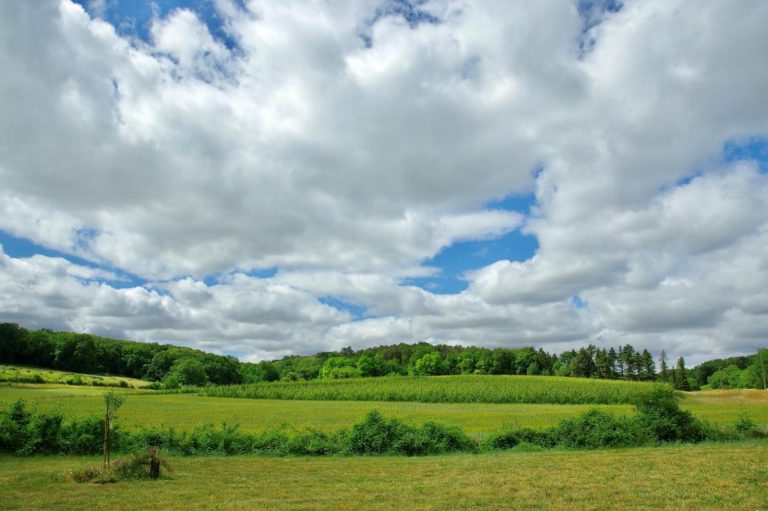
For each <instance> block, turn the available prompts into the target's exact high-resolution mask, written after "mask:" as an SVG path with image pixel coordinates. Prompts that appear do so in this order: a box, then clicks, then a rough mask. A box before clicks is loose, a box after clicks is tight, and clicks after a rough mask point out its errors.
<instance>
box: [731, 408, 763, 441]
mask: <svg viewBox="0 0 768 511" xmlns="http://www.w3.org/2000/svg"><path fill="white" fill-rule="evenodd" d="M733 431H734V432H735V433H736V435H738V436H740V437H742V438H745V437H750V436H755V435H756V433H757V426H756V425H755V422H754V421H753V420H752V418H751V417H750V416H749V415H748V414H747V412H745V411H744V410H742V411H740V412H739V414H738V415H737V416H736V421H734V423H733Z"/></svg>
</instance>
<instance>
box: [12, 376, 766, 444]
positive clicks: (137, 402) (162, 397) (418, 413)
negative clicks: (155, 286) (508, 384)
mask: <svg viewBox="0 0 768 511" xmlns="http://www.w3.org/2000/svg"><path fill="white" fill-rule="evenodd" d="M104 391H105V389H100V388H93V387H74V386H68V385H66V386H56V385H7V384H6V385H2V386H0V407H7V406H8V405H9V404H10V403H12V402H14V401H16V400H17V399H24V400H26V401H27V402H28V403H29V404H30V405H31V406H35V407H37V409H38V410H40V411H48V410H56V409H58V410H60V411H61V412H62V413H63V414H64V415H65V416H70V417H74V416H85V415H89V414H94V413H101V411H102V410H103V399H102V394H103V392H104ZM681 405H682V407H683V408H686V409H689V410H691V411H692V412H693V413H694V415H695V416H697V417H700V418H702V419H705V420H708V421H710V422H713V423H715V424H719V425H728V424H732V423H733V421H734V420H735V418H736V416H737V414H738V413H739V412H740V411H742V410H743V411H745V412H746V413H747V414H748V415H749V416H750V417H751V418H752V420H753V421H755V423H756V424H757V425H758V426H759V427H760V428H762V429H765V430H768V392H765V391H760V390H753V391H750V390H746V391H710V392H695V393H686V394H685V395H684V398H683V400H682V401H681ZM593 406H595V405H554V404H491V403H414V402H386V401H294V400H270V399H238V398H216V397H200V396H197V395H194V394H156V395H152V394H140V395H131V394H130V393H128V399H127V400H126V402H125V404H124V405H123V407H122V408H121V409H120V412H119V418H118V424H120V425H121V426H123V427H126V428H131V427H135V426H140V425H141V426H153V425H154V426H159V425H166V426H173V427H176V428H179V429H191V428H193V427H195V426H199V425H204V424H214V425H218V424H220V423H221V422H227V423H228V424H240V427H241V428H242V429H244V430H247V431H254V432H255V431H263V430H265V429H269V428H274V427H279V426H281V425H283V424H286V425H289V426H292V427H295V428H297V429H303V428H305V427H314V428H317V429H320V430H322V431H336V430H339V429H341V428H347V427H349V426H350V425H352V424H354V423H356V422H359V421H361V420H362V419H363V417H364V416H365V414H366V413H367V412H369V411H370V410H373V409H378V410H380V411H381V412H382V413H383V414H384V415H385V416H389V417H397V418H399V419H402V420H404V421H406V422H408V423H410V424H421V423H423V422H425V421H428V420H434V421H440V422H446V423H450V424H456V425H459V426H461V427H462V428H463V429H464V431H466V432H467V433H468V434H470V435H473V436H475V437H478V438H482V437H484V436H485V435H487V434H488V433H491V432H496V431H499V430H501V429H502V428H503V427H504V426H514V427H517V426H527V427H531V428H545V427H547V426H552V425H555V424H557V423H558V422H559V421H560V420H562V419H564V418H568V417H574V416H576V415H579V414H581V413H583V412H585V411H586V410H589V409H590V408H592V407H593ZM597 408H600V409H603V410H607V411H611V412H613V413H615V414H631V413H633V407H632V406H630V405H597Z"/></svg>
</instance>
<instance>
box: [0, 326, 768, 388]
mask: <svg viewBox="0 0 768 511" xmlns="http://www.w3.org/2000/svg"><path fill="white" fill-rule="evenodd" d="M762 351H763V352H764V351H766V350H762ZM761 353H762V352H759V353H758V354H761ZM765 358H766V359H768V355H766V356H765ZM757 361H758V357H757V356H752V357H735V358H732V359H726V360H715V361H710V362H706V363H704V364H701V365H700V366H698V367H696V368H694V369H693V370H690V369H687V368H686V367H685V360H684V359H683V358H682V357H680V358H678V359H677V362H676V363H675V364H674V366H673V367H669V363H668V360H667V355H666V353H665V352H664V351H662V352H661V354H660V356H659V359H658V362H659V367H658V370H657V365H656V361H655V359H654V357H653V355H652V354H651V353H650V352H649V351H648V350H647V349H643V350H639V349H636V348H635V347H633V346H632V345H631V344H626V345H624V346H619V347H616V348H613V347H611V348H598V347H596V346H594V345H592V344H590V345H588V346H586V347H582V348H580V349H578V350H576V349H573V350H570V351H565V352H563V353H560V354H555V353H549V352H547V351H544V350H543V349H541V348H539V349H538V350H537V349H535V348H532V347H523V348H494V349H489V348H478V347H464V346H448V345H432V344H429V343H425V342H421V343H416V344H406V343H400V344H393V345H386V346H378V347H374V348H366V349H362V350H359V351H355V350H353V349H352V348H350V347H347V348H343V349H341V350H340V351H328V352H321V353H316V354H314V355H307V356H300V355H291V356H286V357H283V358H282V359H280V360H272V361H263V362H258V363H249V362H240V361H238V360H237V359H236V358H234V357H231V356H223V355H215V354H212V353H206V352H203V351H200V350H195V349H192V348H186V347H180V346H174V345H168V344H157V343H144V342H135V341H123V340H115V339H108V338H104V337H99V336H96V335H91V334H78V333H72V332H54V331H52V330H48V329H42V330H27V329H25V328H23V327H20V326H19V325H17V324H14V323H2V324H0V363H10V364H26V365H33V366H37V367H45V368H53V369H59V370H63V371H72V372H81V373H92V374H112V375H121V376H128V377H132V378H139V379H144V380H148V381H154V382H158V383H160V384H162V385H163V386H165V387H166V388H174V387H178V386H180V385H198V386H201V385H206V384H209V383H211V384H217V385H231V384H239V383H258V382H262V381H276V380H288V381H290V380H314V379H338V378H351V377H369V376H391V375H425V376H427V375H455V374H518V375H544V376H547V375H551V376H574V377H581V378H600V379H623V380H638V381H654V380H661V381H667V382H669V383H671V384H672V385H673V386H674V387H675V388H677V389H680V390H695V389H698V388H700V387H701V386H702V385H705V384H712V382H714V383H715V385H714V386H717V387H718V388H723V387H725V386H745V387H755V388H762V385H760V381H759V378H758V376H759V374H760V373H759V371H758V369H756V368H757ZM733 365H736V367H737V371H738V372H739V375H738V378H736V377H733V378H731V377H732V376H733V373H734V370H733V369H732V368H730V366H733ZM723 373H725V374H726V375H727V376H728V378H723V377H722V375H723ZM742 373H743V374H742ZM729 378H730V379H729ZM710 379H712V382H710ZM731 380H733V381H731ZM723 381H724V382H726V383H718V382H723ZM734 381H738V384H736V383H734Z"/></svg>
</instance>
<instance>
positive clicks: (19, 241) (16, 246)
mask: <svg viewBox="0 0 768 511" xmlns="http://www.w3.org/2000/svg"><path fill="white" fill-rule="evenodd" d="M95 234H96V232H95V231H94V230H92V229H84V230H82V231H78V244H80V243H81V242H82V243H87V242H89V241H90V239H92V238H93V237H94V236H95ZM81 235H82V236H81ZM0 245H2V246H3V251H4V252H5V253H6V254H7V255H8V256H10V257H13V258H14V259H18V258H26V257H32V256H34V255H42V256H46V257H60V258H62V259H66V260H67V261H69V262H70V263H72V264H76V265H79V266H85V267H86V268H93V269H97V270H103V271H108V272H111V273H114V274H115V275H117V277H118V280H109V279H94V280H95V281H97V282H106V283H108V284H109V285H110V286H112V287H114V288H126V287H136V286H141V285H143V284H145V283H146V281H144V280H142V279H140V278H139V277H137V276H136V275H133V274H131V273H128V272H125V271H122V270H119V269H117V268H111V267H108V266H102V265H99V264H96V263H93V262H91V261H88V260H86V259H83V258H81V257H77V256H73V255H69V254H65V253H64V252H60V251H58V250H54V249H50V248H45V247H44V246H42V245H38V244H37V243H34V242H32V241H30V240H28V239H26V238H19V237H18V236H14V235H12V234H9V233H7V232H5V231H3V230H0Z"/></svg>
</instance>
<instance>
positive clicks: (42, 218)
mask: <svg viewBox="0 0 768 511" xmlns="http://www.w3.org/2000/svg"><path fill="white" fill-rule="evenodd" d="M766 26H768V2H765V1H763V0H742V1H739V2H727V1H720V0H644V1H632V0H627V1H623V2H618V1H592V2H588V1H583V0H581V1H577V0H573V1H567V0H552V1H541V2H529V1H527V0H526V1H523V0H520V1H511V0H504V1H490V0H489V1H472V2H468V1H464V0H434V1H425V0H420V1H413V0H412V1H410V2H409V1H407V0H370V1H369V0H334V1H323V0H317V1H313V2H306V1H304V0H302V1H298V0H296V1H292V0H259V1H256V0H167V1H160V0H156V1H149V0H131V1H128V0H79V1H77V2H75V1H73V0H39V1H35V2H0V67H1V68H2V69H3V73H2V76H0V183H2V186H0V321H9V322H15V323H19V324H21V325H23V326H25V327H27V328H52V329H55V330H71V331H77V332H91V333H94V334H97V335H103V336H108V337H115V338H125V339H135V340H142V341H157V342H170V343H176V344H183V345H186V346H193V347H197V348H200V349H203V350H207V351H212V352H215V353H225V354H231V355H235V356H237V357H239V358H240V359H241V360H247V361H257V360H263V359H274V358H279V357H282V356H284V355H287V354H310V353H315V352H318V351H326V350H338V349H340V348H342V347H344V346H351V347H353V348H354V349H361V348H364V347H368V346H376V345H382V344H392V343H399V342H419V341H427V342H431V343H446V344H463V345H475V346H485V347H519V346H535V347H543V348H544V349H545V350H548V351H550V352H552V351H554V352H561V351H564V350H567V349H571V348H574V347H576V348H577V347H580V346H584V345H586V344H589V343H593V344H595V345H597V346H618V345H623V344H626V343H630V344H632V345H634V346H635V347H639V348H648V349H649V350H651V351H653V352H654V353H656V354H658V353H659V352H660V351H661V350H662V349H663V350H665V351H666V352H667V354H668V355H669V356H670V357H677V356H685V357H686V360H687V361H688V363H689V364H692V363H697V362H701V361H704V360H707V359H711V358H715V357H724V356H729V355H736V354H747V353H750V352H754V349H755V347H756V346H765V345H766V343H767V342H768V61H766V55H768V30H765V27H766Z"/></svg>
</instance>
